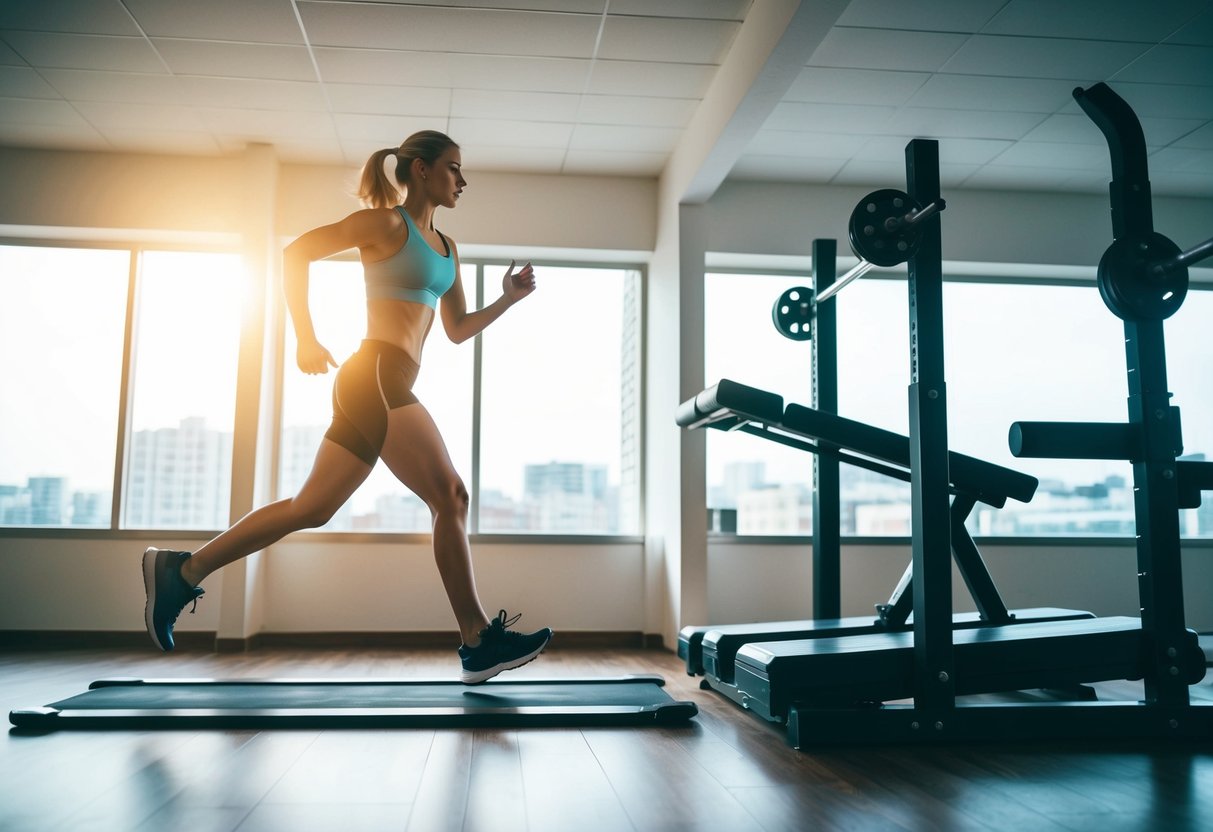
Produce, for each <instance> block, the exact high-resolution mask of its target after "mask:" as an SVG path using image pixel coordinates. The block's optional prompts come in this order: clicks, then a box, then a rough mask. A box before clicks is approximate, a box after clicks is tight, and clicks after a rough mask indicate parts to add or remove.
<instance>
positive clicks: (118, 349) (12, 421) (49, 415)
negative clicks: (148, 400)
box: [0, 246, 131, 528]
mask: <svg viewBox="0 0 1213 832" xmlns="http://www.w3.org/2000/svg"><path fill="white" fill-rule="evenodd" d="M130 260H131V254H130V252H129V251H125V250H101V249H79V248H45V247H42V248H35V247H27V246H0V355H3V356H4V361H3V362H2V363H0V389H2V390H3V391H4V393H3V395H0V525H5V526H90V527H105V528H108V527H109V525H110V522H111V512H112V503H113V499H112V492H113V486H114V457H115V454H116V450H117V448H116V441H117V435H118V404H119V402H118V399H119V388H120V384H121V371H122V347H123V330H124V327H125V319H126V293H127V283H128V281H129V274H130Z"/></svg>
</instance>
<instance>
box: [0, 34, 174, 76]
mask: <svg viewBox="0 0 1213 832" xmlns="http://www.w3.org/2000/svg"><path fill="white" fill-rule="evenodd" d="M4 39H5V41H7V42H8V45H9V46H11V47H12V48H13V49H15V50H16V51H17V53H18V54H19V55H21V57H23V58H25V60H27V61H29V63H30V64H31V65H32V66H35V67H53V68H57V69H100V70H107V71H111V72H147V73H163V72H168V70H167V69H165V66H164V64H163V63H162V62H161V61H160V58H159V56H157V55H156V50H155V49H153V48H152V46H151V44H150V43H148V42H147V40H145V39H144V38H139V37H134V38H128V37H116V36H111V35H102V36H95V35H71V34H59V33H54V34H49V33H46V32H6V33H5V35H4Z"/></svg>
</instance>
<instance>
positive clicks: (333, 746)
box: [261, 730, 434, 817]
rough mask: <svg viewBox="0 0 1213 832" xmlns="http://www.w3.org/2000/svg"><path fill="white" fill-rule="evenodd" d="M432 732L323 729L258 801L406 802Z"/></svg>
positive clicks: (410, 799) (411, 797) (412, 792)
mask: <svg viewBox="0 0 1213 832" xmlns="http://www.w3.org/2000/svg"><path fill="white" fill-rule="evenodd" d="M433 738H434V734H433V732H432V731H418V730H412V731H407V730H406V731H375V730H352V731H323V732H321V734H320V735H319V736H318V737H316V739H315V741H314V742H312V743H311V744H310V745H308V747H307V749H306V750H305V751H304V752H303V753H302V754H301V755H300V756H299V759H298V760H296V761H295V763H294V764H293V765H292V766H291V767H290V768H289V769H288V770H287V771H286V772H285V773H284V774H283V775H282V778H281V779H280V780H278V782H276V783H275V784H274V785H273V787H272V788H271V789H270V790H269V792H267V793H266V795H265V797H264V798H262V800H261V803H307V804H317V803H342V804H347V803H375V804H382V803H396V804H400V805H412V803H413V802H414V801H415V800H416V798H417V789H418V786H419V785H420V783H421V773H422V771H423V770H424V768H425V760H426V757H427V755H428V754H429V751H430V744H431V743H432V742H433ZM405 816H406V817H407V813H406V815H405Z"/></svg>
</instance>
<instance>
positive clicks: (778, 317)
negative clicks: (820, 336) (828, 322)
mask: <svg viewBox="0 0 1213 832" xmlns="http://www.w3.org/2000/svg"><path fill="white" fill-rule="evenodd" d="M816 314H817V305H816V304H815V303H814V302H813V291H812V290H811V289H805V288H804V287H802V286H793V287H792V288H791V289H788V290H787V291H786V292H784V293H783V294H782V295H780V296H779V299H778V300H776V301H775V306H773V307H772V308H771V320H773V321H774V322H775V329H777V330H779V334H780V335H782V336H783V337H784V338H791V339H792V340H793V341H808V340H809V339H811V338H812V337H813V318H814V316H815V315H816Z"/></svg>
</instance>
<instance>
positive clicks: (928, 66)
mask: <svg viewBox="0 0 1213 832" xmlns="http://www.w3.org/2000/svg"><path fill="white" fill-rule="evenodd" d="M968 38H969V36H968V35H963V34H953V33H945V32H903V31H897V30H892V29H848V28H845V27H841V26H835V27H834V28H833V29H831V30H830V31H829V32H828V33H827V34H826V36H825V39H824V40H822V42H821V45H820V46H818V47H817V50H816V51H815V52H813V57H812V58H811V59H810V60H809V65H810V66H834V67H851V68H854V69H900V70H907V71H911V72H913V71H917V72H935V71H937V70H938V69H939V68H940V67H941V66H943V65H944V63H945V62H947V60H948V58H950V57H951V56H952V55H953V54H954V53H955V52H956V50H957V49H959V48H960V47H961V46H962V45H963V44H964V42H965V41H966V40H968Z"/></svg>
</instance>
